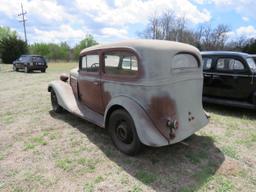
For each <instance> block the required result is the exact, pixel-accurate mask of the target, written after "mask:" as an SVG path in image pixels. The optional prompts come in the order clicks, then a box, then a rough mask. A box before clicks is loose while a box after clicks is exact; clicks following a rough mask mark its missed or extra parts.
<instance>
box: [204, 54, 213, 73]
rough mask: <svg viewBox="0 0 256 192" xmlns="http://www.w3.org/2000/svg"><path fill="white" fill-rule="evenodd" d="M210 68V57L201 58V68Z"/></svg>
mask: <svg viewBox="0 0 256 192" xmlns="http://www.w3.org/2000/svg"><path fill="white" fill-rule="evenodd" d="M211 68H212V58H207V57H205V58H203V69H204V70H209V69H211Z"/></svg>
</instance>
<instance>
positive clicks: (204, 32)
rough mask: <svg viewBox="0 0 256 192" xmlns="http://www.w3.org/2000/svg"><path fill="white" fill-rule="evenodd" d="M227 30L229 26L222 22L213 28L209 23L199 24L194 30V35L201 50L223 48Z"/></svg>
mask: <svg viewBox="0 0 256 192" xmlns="http://www.w3.org/2000/svg"><path fill="white" fill-rule="evenodd" d="M229 31H230V29H229V26H227V25H223V24H220V25H218V26H217V27H215V28H213V27H212V26H211V25H201V26H199V28H198V29H197V30H196V31H195V32H194V37H195V39H196V42H197V44H199V45H200V48H201V49H202V50H223V49H225V45H226V42H227V39H228V36H227V33H228V32H229Z"/></svg>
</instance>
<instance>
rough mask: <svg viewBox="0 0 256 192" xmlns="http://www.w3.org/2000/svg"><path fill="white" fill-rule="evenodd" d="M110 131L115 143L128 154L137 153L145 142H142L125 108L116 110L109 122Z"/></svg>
mask: <svg viewBox="0 0 256 192" xmlns="http://www.w3.org/2000/svg"><path fill="white" fill-rule="evenodd" d="M108 131H109V133H110V136H111V139H112V141H113V143H114V145H115V146H116V147H117V148H118V149H119V150H120V151H121V152H123V153H125V154H127V155H136V154H138V153H139V152H140V150H141V148H142V146H143V144H142V143H141V142H140V140H139V137H138V135H137V131H136V128H135V125H134V122H133V119H132V117H131V116H130V114H129V113H128V112H127V111H125V110H122V109H121V110H116V111H114V112H113V113H112V114H111V116H110V118H109V124H108Z"/></svg>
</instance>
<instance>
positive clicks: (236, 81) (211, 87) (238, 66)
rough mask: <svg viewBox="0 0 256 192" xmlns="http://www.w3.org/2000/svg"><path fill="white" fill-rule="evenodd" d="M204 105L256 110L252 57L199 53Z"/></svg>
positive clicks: (255, 73) (255, 69)
mask: <svg viewBox="0 0 256 192" xmlns="http://www.w3.org/2000/svg"><path fill="white" fill-rule="evenodd" d="M201 54H202V57H203V71H204V89H203V100H204V101H205V102H210V103H215V104H223V105H230V106H235V107H243V108H251V109H256V64H255V60H256V59H255V58H256V57H255V56H253V55H249V54H246V53H240V52H227V51H213V52H202V53H201Z"/></svg>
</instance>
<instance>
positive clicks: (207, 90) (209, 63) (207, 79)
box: [203, 55, 215, 96]
mask: <svg viewBox="0 0 256 192" xmlns="http://www.w3.org/2000/svg"><path fill="white" fill-rule="evenodd" d="M214 61H215V58H214V56H208V55H205V56H203V75H204V87H203V95H204V96H212V95H213V94H214V92H213V90H212V88H213V87H212V70H213V64H214Z"/></svg>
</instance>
